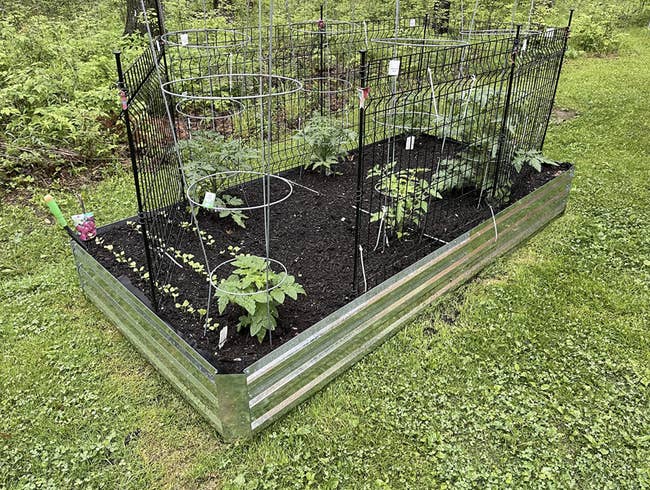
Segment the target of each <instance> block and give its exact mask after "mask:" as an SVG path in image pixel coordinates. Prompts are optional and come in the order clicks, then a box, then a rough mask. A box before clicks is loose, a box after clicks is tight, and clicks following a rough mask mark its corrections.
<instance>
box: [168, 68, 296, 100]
mask: <svg viewBox="0 0 650 490" xmlns="http://www.w3.org/2000/svg"><path fill="white" fill-rule="evenodd" d="M248 79H250V80H252V81H253V82H255V85H251V87H253V86H254V87H255V93H252V94H251V93H248V94H247V93H244V94H242V95H232V94H230V93H229V94H227V95H220V94H219V93H217V94H213V93H211V91H210V90H205V92H206V93H205V94H204V93H199V94H198V95H197V94H190V93H188V92H187V90H180V91H179V90H178V88H177V86H178V85H180V86H181V87H180V88H181V89H184V87H185V86H186V85H187V86H189V87H192V86H193V85H195V84H201V83H203V82H205V83H207V84H208V85H209V88H210V89H212V88H213V86H214V85H215V84H217V83H219V82H222V81H224V82H226V83H228V84H229V85H232V84H233V83H237V82H239V83H241V82H246V81H248ZM265 82H266V83H267V84H268V85H267V87H269V86H270V88H272V87H273V85H274V83H275V84H278V85H280V86H283V85H288V87H282V88H283V89H282V90H280V91H278V92H273V91H272V90H270V91H267V90H266V88H265V85H264V84H265ZM243 85H244V88H249V87H248V86H247V85H246V83H244V84H243ZM162 90H163V92H164V93H165V94H167V95H171V96H172V97H178V98H179V99H189V100H238V101H241V100H251V99H266V98H269V97H281V96H283V95H289V94H293V93H295V92H298V91H299V90H302V83H301V82H300V81H299V80H296V79H295V78H290V77H285V76H282V75H270V74H265V73H232V74H218V75H205V76H201V77H191V78H178V79H176V80H172V81H170V82H167V83H164V84H162Z"/></svg>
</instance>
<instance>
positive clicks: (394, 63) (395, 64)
mask: <svg viewBox="0 0 650 490" xmlns="http://www.w3.org/2000/svg"><path fill="white" fill-rule="evenodd" d="M399 66H400V60H390V63H388V75H389V76H391V77H396V76H398V75H399Z"/></svg>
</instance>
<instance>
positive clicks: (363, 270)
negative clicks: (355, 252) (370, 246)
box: [359, 245, 368, 293]
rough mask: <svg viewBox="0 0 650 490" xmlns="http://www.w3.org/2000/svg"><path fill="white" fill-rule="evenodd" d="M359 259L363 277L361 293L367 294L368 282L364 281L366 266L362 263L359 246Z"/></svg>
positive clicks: (361, 251)
mask: <svg viewBox="0 0 650 490" xmlns="http://www.w3.org/2000/svg"><path fill="white" fill-rule="evenodd" d="M359 257H360V258H361V274H362V275H363V292H364V293H367V292H368V280H367V279H366V266H365V265H364V263H363V247H362V246H361V245H359Z"/></svg>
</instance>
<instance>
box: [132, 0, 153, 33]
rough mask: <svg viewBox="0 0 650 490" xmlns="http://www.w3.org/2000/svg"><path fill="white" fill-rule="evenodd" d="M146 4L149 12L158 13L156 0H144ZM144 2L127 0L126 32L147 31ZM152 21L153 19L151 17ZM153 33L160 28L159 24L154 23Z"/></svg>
mask: <svg viewBox="0 0 650 490" xmlns="http://www.w3.org/2000/svg"><path fill="white" fill-rule="evenodd" d="M144 6H145V8H146V9H147V12H150V11H153V12H155V13H156V15H157V13H158V12H157V4H156V0H144ZM142 20H143V19H142V3H141V0H126V22H125V24H124V34H125V35H126V34H134V33H136V32H139V33H140V34H146V33H147V27H146V26H145V25H144V23H143V21H142ZM149 20H150V21H152V19H151V18H150V19H149ZM151 28H152V33H153V34H154V35H156V33H157V31H158V29H157V24H153V23H152V26H151Z"/></svg>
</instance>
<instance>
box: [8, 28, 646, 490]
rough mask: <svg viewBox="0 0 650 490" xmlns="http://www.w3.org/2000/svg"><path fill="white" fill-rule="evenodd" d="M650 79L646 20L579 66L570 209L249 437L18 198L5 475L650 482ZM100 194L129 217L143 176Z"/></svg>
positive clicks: (440, 484)
mask: <svg viewBox="0 0 650 490" xmlns="http://www.w3.org/2000/svg"><path fill="white" fill-rule="evenodd" d="M649 87H650V31H648V30H641V29H638V30H631V31H628V36H627V47H626V48H625V49H624V51H623V52H622V53H621V56H620V57H617V58H603V59H579V60H576V61H571V62H570V63H568V64H567V66H566V68H565V71H564V74H563V77H562V81H561V85H560V91H559V94H558V100H557V104H558V105H559V106H561V107H565V108H571V109H575V110H577V111H578V112H579V116H578V117H577V118H575V119H573V120H570V121H567V122H565V123H563V124H561V125H554V126H553V127H552V128H551V130H550V132H549V136H548V141H547V146H546V153H547V154H548V155H549V156H551V157H554V158H556V159H562V160H568V161H572V162H575V164H576V167H577V174H576V179H575V187H574V189H573V191H572V194H571V199H570V202H569V207H568V209H567V213H566V215H565V216H564V217H562V218H560V219H559V220H556V221H555V222H553V223H552V224H551V225H550V226H549V227H547V228H546V229H545V230H544V231H543V232H541V233H539V234H538V235H536V236H535V237H534V238H533V239H532V240H530V241H529V242H528V243H527V244H526V245H525V246H523V247H521V248H520V249H518V250H517V251H516V252H515V253H513V254H511V255H509V256H508V257H506V258H503V259H501V260H499V261H497V262H496V263H495V264H493V265H491V266H490V267H488V268H487V269H486V270H485V271H484V272H483V273H482V274H481V275H480V276H479V277H478V278H477V279H476V280H475V281H473V282H472V283H471V284H468V285H466V286H464V287H463V288H461V289H460V290H458V291H457V292H456V293H455V294H452V295H450V296H447V297H446V298H445V299H444V301H442V302H441V303H439V304H437V305H434V306H432V307H431V308H429V309H427V310H426V312H425V313H423V314H421V315H420V316H419V317H418V318H417V319H415V320H414V321H412V322H410V323H409V324H408V326H407V327H406V328H405V329H404V330H403V331H402V332H401V333H399V334H398V335H397V336H396V337H394V338H393V339H392V340H391V341H389V342H388V343H387V344H385V345H384V346H383V347H382V348H381V349H379V350H378V351H377V352H375V353H374V354H372V355H370V356H368V357H367V358H366V359H364V360H363V361H362V362H360V363H359V364H357V365H356V366H355V367H354V368H353V369H351V370H350V371H349V372H348V373H346V374H345V375H343V376H342V377H340V378H339V379H338V380H337V381H336V382H334V383H333V384H332V385H330V386H329V387H328V388H326V389H325V390H324V391H322V392H321V393H320V394H318V395H317V396H315V397H314V398H313V399H312V400H311V401H309V402H308V403H305V404H303V405H301V406H300V407H299V408H298V409H296V410H294V411H293V412H292V413H291V414H290V415H289V416H287V417H286V418H284V419H283V420H282V421H280V422H278V423H276V424H275V425H273V426H271V427H270V428H269V429H268V430H266V431H265V432H264V433H262V434H261V435H260V436H258V437H256V438H255V439H254V440H253V441H249V442H245V443H237V444H232V445H228V444H225V443H223V442H222V441H221V440H220V438H219V437H218V435H216V434H215V433H214V432H213V431H212V430H211V429H210V427H209V426H208V425H207V424H206V423H204V422H203V421H202V419H200V418H199V417H198V416H197V415H196V414H195V413H194V412H193V410H192V409H191V408H190V407H189V406H188V405H186V404H185V403H184V402H183V401H182V399H181V398H180V397H179V396H177V395H176V394H175V393H174V391H173V390H172V389H171V387H170V386H169V385H168V384H167V383H166V382H165V381H164V380H163V379H162V378H161V377H160V376H158V375H157V374H156V373H155V372H154V371H153V370H152V368H150V367H149V366H148V365H147V363H146V362H145V361H144V360H143V359H142V358H141V357H140V356H139V355H138V354H137V352H136V351H135V349H134V348H132V347H131V346H130V345H129V344H128V343H127V342H126V340H125V339H124V338H122V337H121V335H120V334H118V333H117V331H116V330H115V328H114V327H113V326H112V325H111V324H110V323H109V322H108V321H107V320H106V319H105V318H104V317H103V316H102V315H101V314H99V313H98V311H97V310H96V309H95V308H94V307H93V306H91V305H90V304H89V303H88V302H87V301H86V300H85V298H84V297H83V296H82V293H81V290H80V289H79V286H78V282H77V277H76V275H75V270H74V266H73V261H72V258H71V254H70V253H69V250H68V246H67V241H66V239H65V237H64V236H63V234H61V233H60V232H58V231H57V230H56V229H55V227H54V226H52V225H51V224H49V220H48V216H47V213H46V212H45V210H44V208H43V206H41V203H40V197H41V195H42V194H40V193H39V195H38V196H37V197H35V198H34V201H33V203H32V204H31V205H30V206H14V205H3V206H2V209H1V213H0V302H1V304H2V307H1V308H0V345H1V346H2V347H1V351H0V488H5V486H6V487H8V488H70V487H73V486H77V487H83V488H90V487H102V486H103V487H105V488H195V487H198V488H222V487H223V488H282V489H285V488H305V487H308V486H313V487H321V488H337V486H338V488H446V487H449V488H466V487H478V488H486V487H488V488H504V487H506V488H507V487H525V488H538V487H539V488H558V487H559V488H571V487H576V488H597V489H602V488H644V487H645V488H650V332H649V327H650V163H649V159H650V117H649V116H650V101H649V95H650V94H649V90H650V89H649ZM86 193H87V196H88V198H87V201H88V202H87V206H88V207H89V208H90V209H93V210H95V211H96V215H98V217H99V220H100V222H102V223H106V222H109V221H112V220H114V219H117V218H120V217H124V216H127V215H129V214H130V213H132V212H133V209H132V208H131V207H130V206H131V205H130V204H125V203H131V202H132V201H133V198H132V190H131V182H130V178H129V176H128V175H123V176H121V177H115V178H112V179H110V180H106V181H104V182H101V183H98V184H97V185H96V186H94V187H93V188H89V189H88V190H87V191H86ZM61 204H62V207H63V208H64V211H68V213H66V214H71V213H70V211H72V210H73V209H74V208H75V205H74V203H73V201H72V200H71V199H68V200H66V199H62V202H61Z"/></svg>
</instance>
